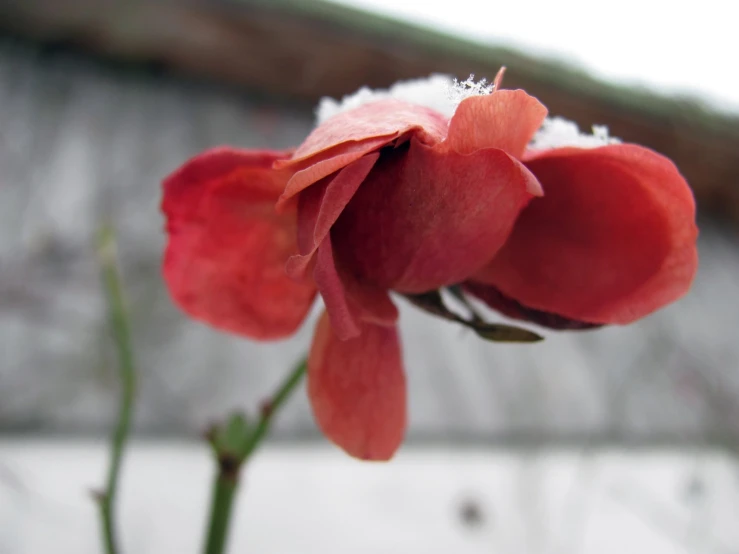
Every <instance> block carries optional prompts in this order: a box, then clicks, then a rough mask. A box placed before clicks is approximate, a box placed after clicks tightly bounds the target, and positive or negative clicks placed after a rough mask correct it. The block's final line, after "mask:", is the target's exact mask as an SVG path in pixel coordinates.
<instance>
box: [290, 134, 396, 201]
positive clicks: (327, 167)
mask: <svg viewBox="0 0 739 554" xmlns="http://www.w3.org/2000/svg"><path fill="white" fill-rule="evenodd" d="M395 138H397V137H395V136H392V137H389V138H387V137H385V138H382V137H381V138H372V139H367V140H364V141H361V142H351V143H348V144H345V145H342V146H341V147H339V148H338V149H335V150H332V151H331V153H330V154H331V155H330V156H328V157H325V156H326V155H324V157H319V156H316V157H315V158H313V159H311V160H308V161H307V162H306V161H304V162H303V163H302V164H300V165H296V166H290V165H287V164H282V166H284V167H286V168H287V169H291V170H295V169H297V171H296V172H295V173H294V174H293V176H292V177H291V178H290V180H289V181H288V182H287V185H286V186H285V190H284V191H283V193H282V195H281V196H280V198H279V199H278V201H277V211H278V212H280V211H282V210H283V209H287V206H289V205H290V203H291V201H292V200H294V198H295V195H296V194H298V193H300V192H302V191H304V190H305V189H307V188H308V187H310V186H311V185H313V184H314V183H317V182H319V181H320V180H321V179H323V178H324V177H327V176H329V175H331V174H332V173H335V172H336V171H339V170H340V169H342V168H343V167H346V166H348V165H350V164H352V163H354V162H356V161H357V160H359V159H361V158H362V157H364V156H367V155H369V154H370V153H371V152H373V151H375V150H378V149H380V148H382V147H383V146H385V145H386V144H387V143H388V142H390V141H392V140H394V139H395ZM302 165H304V166H305V167H302ZM282 166H279V165H278V166H277V167H282Z"/></svg>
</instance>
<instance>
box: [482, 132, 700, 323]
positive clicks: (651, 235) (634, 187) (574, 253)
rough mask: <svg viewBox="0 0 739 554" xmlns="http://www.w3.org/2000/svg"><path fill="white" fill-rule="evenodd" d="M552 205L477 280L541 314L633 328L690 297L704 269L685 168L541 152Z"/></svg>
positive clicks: (579, 152)
mask: <svg viewBox="0 0 739 554" xmlns="http://www.w3.org/2000/svg"><path fill="white" fill-rule="evenodd" d="M526 165H527V166H528V167H529V169H530V170H531V171H532V172H533V173H534V174H535V175H536V176H537V178H538V179H539V181H540V182H541V183H542V186H543V187H544V190H545V196H544V197H542V198H537V199H535V200H534V201H532V202H531V203H530V204H529V206H528V207H527V208H526V209H525V210H524V211H523V212H522V213H521V216H520V218H519V220H518V222H517V223H516V226H515V228H514V230H513V233H512V234H511V237H510V238H509V240H508V242H507V243H506V245H505V246H504V247H503V248H502V249H501V251H500V252H499V253H498V255H497V256H496V257H495V259H494V260H493V261H492V262H491V264H490V265H489V266H488V267H486V268H485V269H484V270H483V271H481V272H480V273H479V274H478V275H477V276H476V277H475V278H476V279H477V280H478V281H481V282H485V283H488V284H491V285H493V286H495V287H496V288H498V289H499V290H500V291H501V292H502V293H503V294H504V295H506V296H508V297H510V298H513V299H515V300H516V301H518V302H520V303H521V304H523V305H525V306H527V307H530V308H532V309H536V310H542V311H545V312H550V313H554V314H558V315H560V316H563V317H566V318H569V319H575V320H580V321H587V322H591V323H619V324H624V323H629V322H632V321H634V320H636V319H639V318H641V317H644V316H646V315H647V314H649V313H651V312H653V311H655V310H656V309H658V308H660V307H662V306H664V305H665V304H668V303H670V302H672V301H674V300H676V299H678V298H679V297H681V296H682V295H683V294H685V292H687V290H688V289H689V287H690V284H691V282H692V280H693V277H694V275H695V271H696V268H697V250H696V237H697V232H698V231H697V228H696V225H695V203H694V200H693V196H692V193H691V191H690V188H689V187H688V185H687V183H686V182H685V180H684V179H683V177H682V176H681V175H680V173H679V172H678V170H677V168H676V167H675V166H674V164H672V162H670V161H669V160H668V159H666V158H664V157H663V156H661V155H659V154H656V153H655V152H653V151H651V150H648V149H646V148H642V147H639V146H634V145H626V144H625V145H611V146H604V147H600V148H594V149H578V148H561V149H555V150H549V151H544V152H538V153H536V154H535V155H532V156H530V157H529V158H528V161H527V162H526Z"/></svg>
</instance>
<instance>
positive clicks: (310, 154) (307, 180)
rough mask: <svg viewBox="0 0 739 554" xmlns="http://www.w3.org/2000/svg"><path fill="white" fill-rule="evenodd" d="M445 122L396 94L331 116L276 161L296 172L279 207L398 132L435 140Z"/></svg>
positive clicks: (439, 138)
mask: <svg viewBox="0 0 739 554" xmlns="http://www.w3.org/2000/svg"><path fill="white" fill-rule="evenodd" d="M447 125H448V122H447V118H446V117H444V116H443V115H442V114H440V113H438V112H435V111H434V110H431V109H429V108H426V107H424V106H419V105H416V104H411V103H408V102H404V101H401V100H395V99H384V100H378V101H376V102H372V103H370V104H364V105H362V106H359V107H357V108H355V109H353V110H349V111H346V112H342V113H340V114H337V115H335V116H334V117H332V118H330V119H328V120H327V121H326V122H324V123H323V124H321V125H319V126H318V127H317V128H316V129H315V130H313V132H312V133H311V134H310V135H308V138H306V139H305V141H304V142H303V144H301V145H300V146H299V147H298V149H297V150H296V151H295V153H294V155H293V156H292V158H290V159H289V160H284V161H281V162H278V164H277V165H276V167H278V168H289V169H290V170H292V171H294V172H295V174H294V176H293V177H292V178H291V179H290V181H289V182H288V184H287V186H286V188H285V191H284V193H283V194H282V196H281V197H280V199H279V201H278V210H279V209H282V207H283V206H284V205H286V204H287V203H288V202H289V200H290V199H291V198H292V197H294V196H295V195H296V194H297V193H299V192H300V191H302V190H304V189H305V188H307V187H309V186H310V185H312V184H313V183H315V182H317V181H319V180H320V179H322V178H323V177H326V176H327V175H330V174H332V173H334V172H335V171H338V170H339V169H341V168H342V167H344V166H346V165H348V164H350V163H352V162H354V161H356V160H358V159H360V158H361V157H362V156H364V155H365V154H368V153H370V152H373V151H375V150H378V149H380V148H382V147H383V146H385V145H387V144H390V143H392V142H393V141H395V140H396V139H398V138H399V137H401V136H403V135H407V134H413V136H415V137H416V138H417V139H418V140H419V141H421V142H423V143H425V144H436V143H438V142H440V141H441V140H443V138H444V136H445V135H446V130H447Z"/></svg>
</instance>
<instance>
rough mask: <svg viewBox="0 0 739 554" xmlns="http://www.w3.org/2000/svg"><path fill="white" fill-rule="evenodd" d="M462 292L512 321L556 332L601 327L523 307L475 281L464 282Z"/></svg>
mask: <svg viewBox="0 0 739 554" xmlns="http://www.w3.org/2000/svg"><path fill="white" fill-rule="evenodd" d="M462 287H463V289H464V291H465V292H466V293H468V294H471V295H472V296H474V297H475V298H477V299H479V300H482V301H483V302H484V303H485V304H487V305H488V306H489V307H491V308H493V309H494V310H497V311H499V312H500V313H502V314H503V315H507V316H508V317H511V318H513V319H520V320H523V321H529V322H531V323H536V324H537V325H541V326H543V327H549V328H550V329H558V330H578V329H593V328H595V327H601V326H602V325H601V324H599V323H588V322H586V321H578V320H576V319H567V318H566V317H562V316H561V315H558V314H553V313H550V312H543V311H541V310H534V309H533V308H529V307H528V306H524V305H523V304H521V303H520V302H517V301H516V300H514V299H513V298H509V297H507V296H506V295H504V294H503V293H502V292H500V291H499V290H498V289H496V288H495V287H494V286H492V285H485V284H483V283H478V282H475V281H466V282H465V283H464V284H463V285H462Z"/></svg>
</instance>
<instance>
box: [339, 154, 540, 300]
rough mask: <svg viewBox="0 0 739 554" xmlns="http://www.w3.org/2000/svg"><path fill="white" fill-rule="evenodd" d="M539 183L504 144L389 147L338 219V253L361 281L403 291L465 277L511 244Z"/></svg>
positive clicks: (438, 285) (425, 289)
mask: <svg viewBox="0 0 739 554" xmlns="http://www.w3.org/2000/svg"><path fill="white" fill-rule="evenodd" d="M532 183H535V186H533V185H532ZM531 188H538V183H537V182H536V179H535V178H534V177H533V175H531V174H530V172H529V171H528V170H527V169H526V168H525V167H524V166H523V165H522V164H521V163H520V162H518V161H516V160H514V159H513V158H511V157H510V156H508V155H507V154H505V153H504V152H503V151H501V150H479V151H477V152H475V153H474V154H470V155H462V154H458V153H456V152H453V151H449V152H442V151H439V150H437V149H435V148H430V147H428V146H426V145H424V144H421V143H420V142H419V141H417V140H411V141H410V144H409V145H404V146H402V147H398V148H396V149H392V150H390V149H388V150H387V151H383V153H382V154H381V157H380V160H379V161H378V162H377V164H376V165H375V168H374V169H373V170H372V172H371V173H370V174H369V176H368V178H367V179H365V182H364V183H363V184H362V186H361V187H360V188H359V190H358V191H357V193H356V194H355V195H354V197H353V198H352V200H351V201H350V202H349V204H348V205H347V207H346V208H345V209H344V212H343V213H342V215H341V217H340V218H339V220H338V221H337V222H336V224H335V225H334V227H333V229H332V231H331V236H332V238H333V241H334V248H335V250H336V254H337V257H338V258H337V259H339V260H340V261H341V263H342V265H343V266H344V267H346V269H347V271H350V272H351V273H353V274H354V276H355V277H356V278H357V279H358V280H360V281H361V282H363V283H372V284H374V285H377V286H379V287H383V288H387V289H394V290H397V291H399V292H403V293H419V292H425V291H428V290H433V289H437V288H439V287H442V286H446V285H449V284H452V283H457V282H460V281H463V280H465V279H466V278H467V277H469V276H470V275H471V274H472V273H473V272H475V271H477V270H478V269H479V268H480V267H482V266H483V265H484V264H485V263H486V262H487V261H489V260H490V259H491V258H492V257H493V255H494V254H495V253H496V252H497V250H498V249H499V248H500V247H501V246H502V245H503V243H504V242H505V240H506V238H507V237H508V234H509V233H510V231H511V228H512V227H513V224H514V222H515V220H516V217H517V216H518V213H519V212H520V210H521V209H522V208H523V207H524V206H525V205H526V204H527V203H528V201H529V199H530V198H531V194H530V193H529V192H528V189H531Z"/></svg>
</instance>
